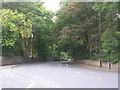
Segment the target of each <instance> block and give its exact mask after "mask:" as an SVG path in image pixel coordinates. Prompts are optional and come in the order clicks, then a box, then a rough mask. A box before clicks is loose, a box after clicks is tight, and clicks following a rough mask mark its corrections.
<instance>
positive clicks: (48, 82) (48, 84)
mask: <svg viewBox="0 0 120 90" xmlns="http://www.w3.org/2000/svg"><path fill="white" fill-rule="evenodd" d="M10 69H11V68H8V69H7V73H8V75H9V74H12V75H14V76H16V77H19V78H25V77H23V76H19V75H16V74H14V73H12V72H10ZM25 79H28V80H30V81H33V83H31V84H30V85H29V87H30V86H31V87H32V85H34V84H35V83H38V84H42V85H46V86H50V87H54V88H62V87H60V86H57V85H55V84H54V83H53V82H50V81H37V80H34V79H31V78H25Z"/></svg>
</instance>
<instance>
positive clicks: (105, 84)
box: [0, 61, 118, 88]
mask: <svg viewBox="0 0 120 90" xmlns="http://www.w3.org/2000/svg"><path fill="white" fill-rule="evenodd" d="M0 85H1V86H0V87H2V88H118V73H117V72H111V71H101V70H92V69H87V68H82V67H78V66H75V65H72V64H67V63H64V62H59V61H52V62H44V63H34V64H22V65H17V66H15V67H12V68H10V67H8V68H4V69H0Z"/></svg>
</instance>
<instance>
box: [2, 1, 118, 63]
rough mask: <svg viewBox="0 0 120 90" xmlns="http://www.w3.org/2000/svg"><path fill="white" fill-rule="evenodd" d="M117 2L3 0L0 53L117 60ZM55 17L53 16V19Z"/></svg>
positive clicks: (60, 58)
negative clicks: (54, 4) (51, 5)
mask: <svg viewBox="0 0 120 90" xmlns="http://www.w3.org/2000/svg"><path fill="white" fill-rule="evenodd" d="M118 4H119V2H100V3H98V2H96V3H95V2H61V3H60V10H58V11H57V12H52V11H49V10H46V9H45V7H44V6H43V2H36V3H34V2H3V3H2V5H3V6H2V7H3V9H2V10H1V13H2V18H1V20H2V38H3V39H2V51H3V56H24V57H44V58H47V57H54V58H56V59H57V60H73V59H74V60H78V59H94V60H100V61H109V62H112V63H115V62H118V61H119V56H120V52H119V46H120V31H119V28H118V27H119V26H118V21H119V17H118V15H119V11H118V6H119V5H118ZM54 18H55V20H53V19H54Z"/></svg>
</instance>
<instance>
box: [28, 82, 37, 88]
mask: <svg viewBox="0 0 120 90" xmlns="http://www.w3.org/2000/svg"><path fill="white" fill-rule="evenodd" d="M35 83H36V82H35V81H33V82H32V83H31V84H30V85H28V87H27V88H32V87H33V85H35Z"/></svg>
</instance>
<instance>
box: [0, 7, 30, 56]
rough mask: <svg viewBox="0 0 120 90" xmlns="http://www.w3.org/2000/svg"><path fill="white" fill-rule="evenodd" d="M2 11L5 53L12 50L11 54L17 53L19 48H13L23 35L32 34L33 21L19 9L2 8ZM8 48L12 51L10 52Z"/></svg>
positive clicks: (28, 35)
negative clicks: (19, 11)
mask: <svg viewBox="0 0 120 90" xmlns="http://www.w3.org/2000/svg"><path fill="white" fill-rule="evenodd" d="M1 13H2V17H1V19H0V20H2V47H3V55H5V54H7V55H8V54H10V51H11V54H15V53H16V52H15V51H16V50H17V49H19V48H18V47H17V49H13V48H14V47H15V46H16V43H17V42H21V39H22V38H21V37H22V35H24V36H25V37H26V38H28V37H30V36H31V31H30V30H31V29H32V24H31V21H30V20H29V19H27V18H26V15H25V14H23V13H18V11H17V10H14V11H13V10H10V9H2V11H1ZM12 49H13V50H12ZM8 50H10V51H9V52H8ZM14 50H15V51H14ZM6 52H8V53H6ZM19 54H20V53H19Z"/></svg>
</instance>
